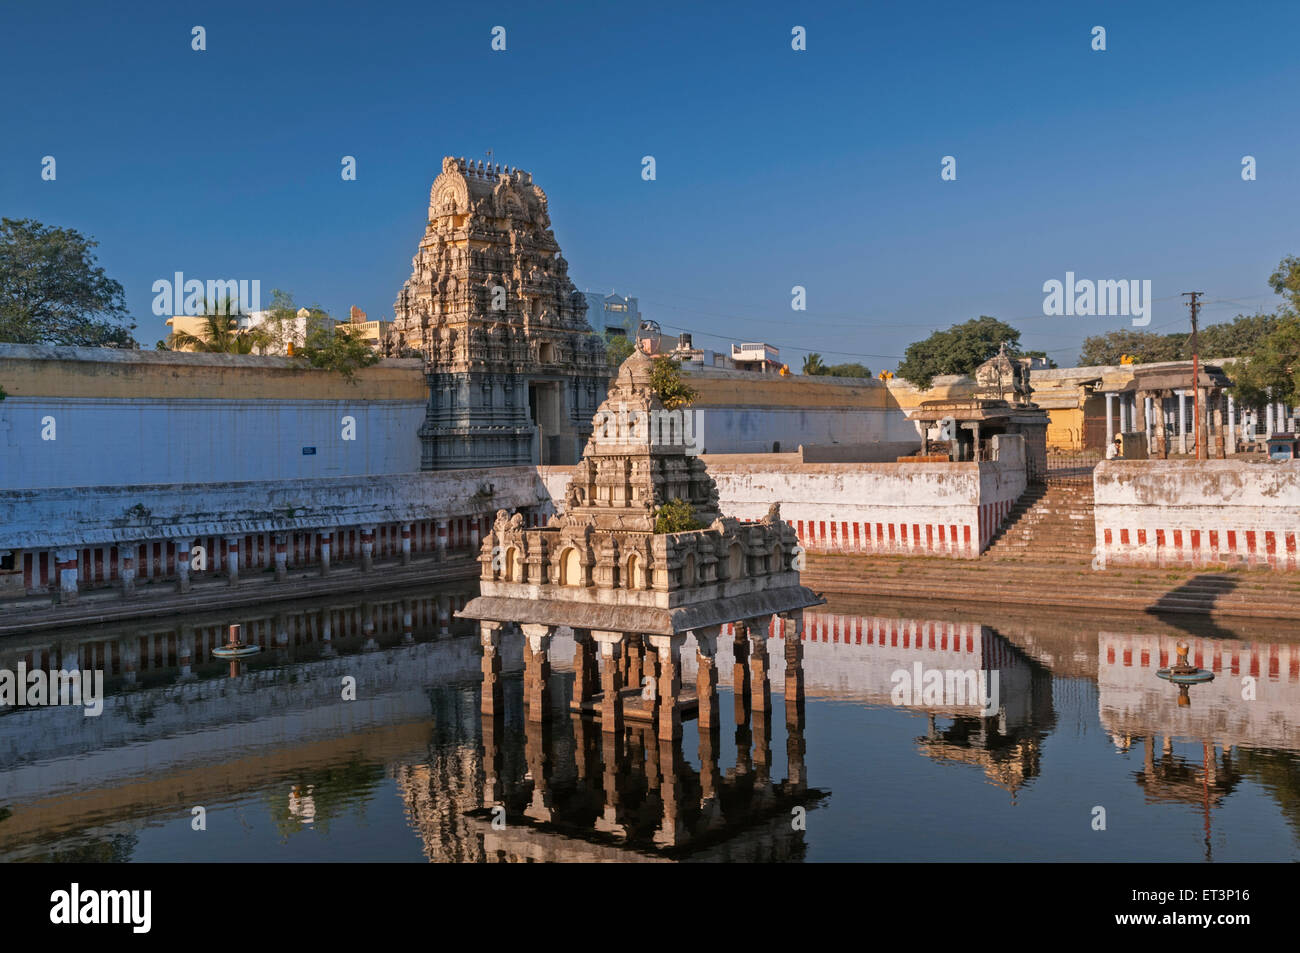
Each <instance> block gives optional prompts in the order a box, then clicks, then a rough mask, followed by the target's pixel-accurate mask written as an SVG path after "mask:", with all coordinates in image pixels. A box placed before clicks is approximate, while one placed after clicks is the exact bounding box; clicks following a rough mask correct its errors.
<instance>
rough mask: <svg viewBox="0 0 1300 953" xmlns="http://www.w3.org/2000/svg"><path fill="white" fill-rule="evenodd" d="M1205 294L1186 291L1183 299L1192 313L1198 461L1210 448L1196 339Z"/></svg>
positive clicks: (1193, 380) (1193, 376)
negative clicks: (1205, 437)
mask: <svg viewBox="0 0 1300 953" xmlns="http://www.w3.org/2000/svg"><path fill="white" fill-rule="evenodd" d="M1203 294H1205V292H1204V291H1184V292H1183V297H1184V298H1187V299H1188V301H1187V307H1189V308H1190V309H1191V311H1192V400H1193V402H1194V403H1193V407H1194V413H1195V415H1196V459H1197V460H1205V459H1208V453H1205V451H1207V450H1208V448H1207V447H1206V446H1205V442H1204V441H1203V440H1202V439H1201V387H1200V383H1201V367H1200V348H1199V346H1198V344H1197V339H1196V312H1197V310H1198V309H1199V308H1200V306H1201V305H1200V302H1199V301H1197V300H1196V299H1197V298H1199V297H1201V295H1203ZM1203 454H1204V455H1203Z"/></svg>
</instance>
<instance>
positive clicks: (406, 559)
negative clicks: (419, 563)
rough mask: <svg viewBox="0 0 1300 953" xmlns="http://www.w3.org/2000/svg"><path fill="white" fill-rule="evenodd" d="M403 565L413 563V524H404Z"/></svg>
mask: <svg viewBox="0 0 1300 953" xmlns="http://www.w3.org/2000/svg"><path fill="white" fill-rule="evenodd" d="M402 565H403V566H409V565H411V524H410V523H403V524H402Z"/></svg>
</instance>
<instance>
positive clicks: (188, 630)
mask: <svg viewBox="0 0 1300 953" xmlns="http://www.w3.org/2000/svg"><path fill="white" fill-rule="evenodd" d="M472 596H473V592H472V591H464V592H459V591H453V590H451V589H447V590H423V591H419V592H406V593H402V592H394V593H392V594H374V595H372V596H371V597H369V598H367V599H366V600H364V601H356V602H350V603H348V602H344V603H340V604H338V605H329V606H321V605H319V604H316V605H304V606H294V605H289V604H283V603H281V604H276V605H273V606H268V607H265V608H264V609H263V610H261V611H259V610H258V609H240V610H233V611H231V612H229V613H224V614H217V613H213V614H209V615H206V616H205V615H194V616H186V617H178V618H175V619H170V620H148V621H145V622H140V623H137V624H134V625H117V626H112V627H98V628H84V629H78V630H61V631H58V632H54V633H46V634H40V635H34V636H29V637H19V638H10V639H7V640H5V641H4V642H0V668H5V669H9V670H15V669H16V666H17V665H18V663H19V662H20V661H21V662H23V663H24V664H25V665H27V666H28V667H41V668H43V669H45V670H46V671H51V670H57V669H59V668H61V667H62V668H72V667H74V666H75V667H80V668H92V669H93V668H102V669H103V670H104V672H105V682H106V685H105V688H106V697H105V700H104V711H103V714H102V715H101V716H100V717H98V718H87V717H85V715H84V710H83V709H81V708H75V709H74V708H71V707H65V708H59V707H28V708H17V709H13V708H6V709H0V859H3V860H24V859H41V860H56V861H57V860H103V861H123V860H131V859H140V860H157V859H168V860H227V859H252V860H259V859H299V860H307V859H313V860H339V859H411V860H417V859H421V858H424V859H428V860H436V861H457V862H466V861H472V862H484V861H499V860H529V859H557V860H569V859H574V860H576V859H606V858H607V859H617V860H638V861H647V860H648V861H656V860H692V861H694V860H714V859H747V860H774V859H810V860H812V859H929V858H935V859H941V858H962V859H980V858H1013V859H1014V858H1020V857H1032V858H1040V857H1041V858H1044V859H1052V858H1079V859H1196V858H1205V859H1211V858H1212V859H1215V860H1225V859H1241V858H1251V859H1274V860H1297V859H1300V641H1297V640H1296V638H1295V637H1294V636H1290V635H1279V634H1277V633H1271V632H1269V631H1268V627H1267V626H1261V627H1260V628H1259V629H1258V630H1257V631H1248V632H1240V633H1238V634H1237V636H1236V637H1232V638H1223V637H1222V636H1223V635H1224V631H1223V630H1222V629H1219V630H1218V631H1217V632H1207V633H1202V634H1199V635H1198V634H1196V633H1190V634H1189V633H1188V632H1187V631H1186V630H1185V627H1183V626H1178V627H1175V626H1166V625H1163V624H1161V623H1159V622H1158V621H1152V620H1150V619H1146V618H1137V617H1133V618H1131V619H1129V618H1119V619H1112V620H1109V621H1102V622H1099V623H1092V624H1091V628H1089V627H1087V626H1088V622H1087V621H1086V620H1083V621H1081V620H1062V619H1024V618H1016V617H1014V616H1011V615H1006V616H998V617H995V616H993V615H991V614H989V613H982V614H981V618H980V622H974V621H970V620H969V619H967V618H945V616H951V615H952V614H953V610H948V609H939V608H936V609H933V610H925V609H922V608H920V607H918V606H915V605H912V606H907V607H900V608H898V609H897V610H892V611H891V610H888V609H885V608H883V607H880V606H876V605H866V606H862V607H861V608H857V607H855V606H854V605H853V604H852V603H849V602H847V601H844V602H840V603H839V604H832V605H831V606H828V607H826V609H825V611H819V612H808V613H806V615H805V632H804V638H803V640H802V641H797V642H795V643H794V644H795V645H797V646H798V647H799V649H800V650H801V651H800V652H798V653H796V655H797V656H798V657H797V658H796V657H795V655H792V654H790V653H791V640H790V639H789V638H788V636H789V635H790V633H789V632H788V631H785V629H784V628H783V627H782V626H781V625H779V624H778V625H775V626H774V627H773V629H772V631H771V632H770V637H769V638H768V639H767V640H765V642H764V651H763V652H761V653H760V652H758V651H755V649H756V648H757V643H752V642H751V641H750V640H749V639H748V638H737V636H738V633H737V632H736V631H735V630H734V629H730V628H728V629H727V630H724V631H723V632H722V633H721V634H720V637H719V639H718V643H719V644H718V657H717V660H716V663H715V664H714V665H709V666H706V669H705V670H704V671H701V669H700V666H699V659H698V657H697V652H695V651H683V652H682V665H681V670H680V673H679V677H680V681H681V683H682V686H683V691H682V699H683V701H684V702H690V704H689V705H686V706H685V707H684V708H683V709H682V711H681V713H680V714H681V717H682V718H683V719H684V725H683V728H682V730H681V731H680V732H679V733H677V734H676V735H675V737H673V739H672V740H670V741H661V740H660V738H659V734H660V732H658V731H656V729H655V725H654V722H653V720H652V717H653V713H654V706H653V705H652V704H650V705H648V707H647V705H642V706H641V708H640V714H638V713H637V712H638V706H637V703H636V701H635V699H633V698H629V701H630V704H629V706H628V709H627V713H626V714H627V717H626V718H625V720H624V723H623V730H622V731H620V732H605V731H602V730H601V721H600V719H599V718H598V717H595V716H594V715H593V713H592V712H588V713H586V714H578V713H575V712H574V711H573V710H572V706H571V699H572V698H573V697H574V682H575V680H578V679H587V680H588V681H587V685H588V688H591V687H592V686H593V685H594V684H596V683H598V681H599V678H600V673H599V672H598V671H596V670H594V669H592V670H589V671H584V670H583V667H582V661H581V660H582V658H583V655H582V653H581V652H580V651H579V650H578V649H579V645H577V644H575V642H574V641H573V639H572V638H571V637H568V638H566V637H562V636H557V637H556V638H555V639H554V642H553V644H552V646H551V652H550V658H549V664H551V666H552V671H551V672H550V674H549V677H548V678H547V679H546V680H545V685H544V686H542V685H538V684H536V683H534V685H533V689H532V698H534V699H544V702H545V704H546V705H547V706H548V707H547V712H548V713H547V715H546V717H545V718H543V719H542V720H541V721H540V722H539V721H536V720H530V719H529V718H527V717H526V715H527V704H528V699H527V698H526V695H525V680H524V678H523V677H522V674H523V673H522V669H523V667H524V657H523V647H522V642H523V639H522V637H521V636H519V635H518V634H517V633H514V634H510V633H507V634H503V636H502V639H501V643H500V648H501V651H500V654H499V656H498V657H497V659H496V662H495V664H498V665H499V666H500V668H499V674H500V678H499V681H498V682H497V688H498V689H499V692H500V701H499V704H496V706H495V708H494V710H493V712H492V715H491V716H490V717H483V716H481V714H480V710H481V708H482V707H483V698H482V696H481V694H480V689H481V685H482V679H483V655H482V652H481V648H480V645H479V639H478V638H477V637H476V634H475V632H474V629H473V628H472V627H471V626H469V625H467V624H464V623H460V622H458V621H457V620H455V619H454V618H453V614H454V612H455V611H456V609H457V608H458V606H460V605H463V604H464V602H465V601H466V600H467V599H468V598H471V597H472ZM927 615H928V616H930V617H928V618H927V617H925V616H927ZM230 624H239V625H241V626H242V633H243V638H244V639H245V641H248V642H250V643H254V644H257V645H259V646H260V647H261V648H262V652H261V653H259V655H257V656H254V657H252V658H251V659H248V660H246V661H242V662H238V663H237V667H236V668H235V669H234V670H233V671H232V668H231V665H230V663H229V662H225V661H222V660H220V659H216V658H214V657H212V654H211V650H212V648H213V647H215V646H217V645H219V644H220V643H221V642H222V641H223V640H224V637H225V633H226V627H227V626H228V625H230ZM1099 630H1100V631H1099ZM1179 639H1185V640H1187V641H1188V642H1189V643H1190V647H1191V652H1190V655H1191V660H1192V662H1193V663H1194V664H1195V665H1197V666H1198V667H1203V668H1206V669H1209V670H1211V671H1213V672H1214V673H1215V675H1216V678H1215V679H1214V681H1213V682H1208V683H1205V684H1200V685H1194V686H1191V687H1190V690H1189V691H1188V692H1187V696H1186V703H1185V704H1180V701H1179V687H1178V686H1175V685H1171V684H1169V683H1168V682H1165V681H1162V680H1160V679H1159V678H1157V677H1156V676H1155V671H1156V670H1157V669H1158V668H1160V667H1162V666H1166V665H1168V664H1169V663H1170V661H1171V660H1172V657H1173V652H1174V646H1175V645H1176V643H1177V641H1178V640H1179ZM691 644H692V643H691V642H689V641H688V643H687V648H689V647H690V645H691ZM767 645H770V651H767V650H766V646H767ZM570 659H577V660H578V663H579V664H578V665H577V670H576V671H575V666H574V665H573V664H572V663H571V662H570V661H569V660H570ZM619 664H620V665H622V666H624V667H625V669H624V671H623V675H622V677H623V678H624V680H625V681H626V682H627V683H630V684H633V685H635V684H637V683H638V681H639V678H638V677H637V676H641V675H644V676H645V677H648V678H650V679H651V681H652V682H655V683H658V682H659V681H662V680H661V679H658V676H660V675H661V674H662V673H660V672H658V671H656V668H655V657H654V653H653V652H644V651H642V648H641V647H640V646H639V645H638V644H636V643H633V644H630V645H628V647H627V651H626V653H625V656H624V657H623V658H621V659H620V660H619ZM918 666H919V669H920V670H922V671H924V672H930V671H972V670H978V671H980V672H985V673H996V675H997V684H998V685H999V687H1000V692H999V697H998V699H997V704H996V705H995V706H993V709H992V710H990V711H983V710H981V705H979V704H977V703H973V702H974V700H972V699H970V698H966V699H953V698H948V697H944V698H937V699H929V700H927V699H924V698H922V699H919V700H918V699H914V698H909V699H906V701H907V704H903V705H899V704H895V699H894V697H892V691H893V689H894V687H895V684H896V683H895V676H896V674H897V673H898V672H899V671H908V672H910V671H913V670H915V669H916V668H917V667H918ZM345 678H351V679H354V680H355V684H356V701H344V700H343V697H342V692H341V690H340V687H341V684H342V683H343V680H344V679H345ZM669 681H671V679H669ZM712 686H716V687H712ZM543 688H548V689H549V692H547V691H543ZM588 694H590V693H588ZM632 694H633V695H635V692H634V691H633V692H632ZM578 695H579V696H580V697H581V696H582V695H583V693H582V692H581V691H579V692H578ZM647 713H648V715H649V717H651V720H647ZM595 714H598V713H595ZM813 782H815V783H816V784H818V785H819V786H821V789H820V790H817V789H813V788H811V787H810V786H809V785H810V783H813ZM990 785H993V787H990ZM828 790H833V791H834V792H835V793H834V796H833V797H828V796H826V793H825V792H826V791H828ZM1093 804H1104V805H1106V806H1107V811H1108V814H1109V816H1110V818H1111V820H1112V823H1111V827H1112V831H1111V832H1110V833H1108V834H1106V835H1104V836H1103V835H1100V834H1096V833H1094V832H1092V831H1091V830H1090V829H1089V827H1088V823H1087V820H1088V816H1087V811H1088V810H1089V808H1090V807H1091V805H1093ZM195 805H203V806H205V807H206V809H207V812H208V836H206V837H200V835H198V834H195V833H194V832H193V831H192V830H191V827H190V819H191V814H190V809H191V807H192V806H195ZM495 807H500V808H502V809H503V811H498V812H495V813H494V811H493V808H495ZM796 808H805V809H806V810H807V814H806V815H803V816H802V820H800V818H801V815H800V813H799V812H798V811H796V810H795V809H796ZM494 822H495V823H494ZM805 827H806V829H804V828H805Z"/></svg>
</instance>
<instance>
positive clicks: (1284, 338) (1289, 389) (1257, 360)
mask: <svg viewBox="0 0 1300 953" xmlns="http://www.w3.org/2000/svg"><path fill="white" fill-rule="evenodd" d="M1232 378H1233V386H1232V392H1233V394H1235V395H1236V397H1237V399H1238V400H1239V401H1240V402H1241V403H1242V404H1243V405H1245V406H1247V407H1262V406H1264V404H1266V403H1268V401H1269V400H1270V399H1271V400H1282V401H1286V402H1287V403H1288V404H1295V403H1297V402H1298V401H1297V398H1298V397H1300V316H1297V315H1295V314H1288V315H1286V316H1285V317H1282V318H1279V319H1278V323H1277V326H1276V327H1275V328H1274V329H1273V331H1272V332H1271V333H1269V334H1268V336H1267V337H1265V338H1264V339H1263V340H1262V341H1260V342H1259V343H1258V344H1257V345H1256V346H1255V347H1254V348H1252V349H1251V351H1250V353H1249V354H1248V355H1246V356H1245V357H1244V358H1243V359H1242V360H1240V361H1238V362H1237V363H1236V365H1235V366H1234V367H1233V369H1232Z"/></svg>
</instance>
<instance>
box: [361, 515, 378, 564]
mask: <svg viewBox="0 0 1300 953" xmlns="http://www.w3.org/2000/svg"><path fill="white" fill-rule="evenodd" d="M374 568H375V528H374V527H373V526H363V527H361V571H362V572H371V571H372V570H373V569H374Z"/></svg>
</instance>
